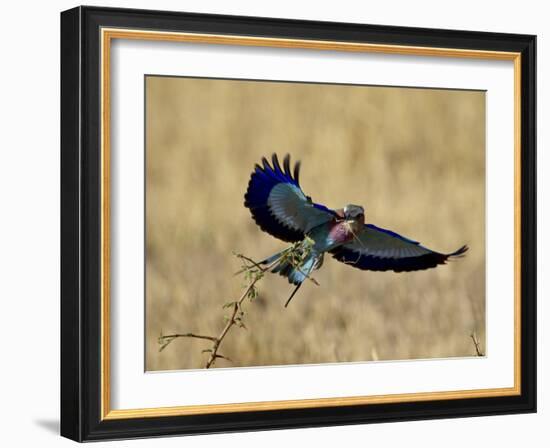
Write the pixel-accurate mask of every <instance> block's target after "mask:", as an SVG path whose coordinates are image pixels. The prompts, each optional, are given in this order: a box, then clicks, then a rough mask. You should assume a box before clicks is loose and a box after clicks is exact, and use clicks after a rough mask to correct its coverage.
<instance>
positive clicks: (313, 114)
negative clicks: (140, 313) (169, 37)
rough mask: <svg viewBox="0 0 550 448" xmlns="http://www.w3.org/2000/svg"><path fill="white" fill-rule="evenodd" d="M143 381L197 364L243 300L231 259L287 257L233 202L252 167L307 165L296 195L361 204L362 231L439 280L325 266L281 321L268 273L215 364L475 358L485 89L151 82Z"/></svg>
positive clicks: (276, 287)
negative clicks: (452, 257) (464, 249)
mask: <svg viewBox="0 0 550 448" xmlns="http://www.w3.org/2000/svg"><path fill="white" fill-rule="evenodd" d="M146 95H147V108H146V129H147V137H146V145H147V146H146V157H147V159H146V160H147V164H146V167H147V168H146V170H147V172H146V174H147V182H146V225H147V232H146V323H145V325H146V341H145V343H146V369H147V370H169V369H186V368H200V367H203V365H204V362H205V359H206V357H207V354H201V350H202V349H205V348H208V345H209V344H208V341H200V340H196V339H178V340H176V341H174V342H173V343H172V344H171V345H170V346H169V347H167V348H166V349H165V350H164V351H163V352H161V353H159V351H158V348H159V346H158V344H157V338H158V336H159V335H160V333H161V331H162V332H163V333H164V334H169V333H172V332H188V331H192V332H196V333H202V334H211V335H217V334H218V333H219V331H220V330H221V328H222V327H223V325H224V322H223V314H224V311H223V310H222V308H221V307H222V305H223V304H224V303H225V302H227V301H229V300H234V299H236V298H237V297H238V296H239V295H240V291H241V286H242V279H240V278H238V277H234V276H233V273H234V272H235V271H236V270H237V268H238V266H239V263H238V261H237V260H236V259H235V257H234V256H233V255H232V251H237V252H240V253H244V254H246V255H248V256H250V257H253V258H255V259H261V258H262V257H265V256H267V255H270V254H272V253H273V252H275V251H277V250H280V249H281V248H283V247H285V243H283V242H281V241H278V240H276V239H275V238H273V237H271V236H270V235H268V234H266V233H263V232H262V231H261V230H260V229H259V228H258V227H257V226H256V225H255V223H254V222H253V220H252V219H251V217H250V214H249V211H248V210H247V209H245V208H244V206H243V195H244V192H245V190H246V187H247V184H248V179H249V176H250V173H251V171H252V169H253V166H254V163H256V162H258V161H259V160H260V158H261V157H262V156H263V155H266V156H269V155H270V154H271V153H272V152H277V153H279V155H281V156H282V155H284V154H285V153H287V152H289V153H291V154H292V156H293V158H294V160H296V159H301V160H302V172H301V184H302V187H303V188H304V190H305V192H306V194H309V195H311V196H312V197H313V199H314V200H315V201H317V202H321V203H323V204H325V205H327V206H329V207H334V208H336V207H341V206H343V205H345V204H347V203H355V204H362V205H364V206H365V210H366V215H367V222H372V223H374V224H377V225H379V226H381V227H386V228H389V229H392V230H394V231H396V232H399V233H401V234H403V235H405V236H408V237H410V238H413V239H416V240H417V241H420V242H422V243H423V244H424V245H426V246H428V247H430V248H432V249H434V250H438V251H452V250H455V249H456V248H458V247H459V246H461V245H462V244H468V245H469V246H470V251H469V252H468V253H467V256H466V257H465V258H463V259H461V260H459V261H457V262H453V263H450V264H448V265H446V266H441V267H438V268H437V269H433V270H428V271H421V272H413V273H401V274H396V273H393V272H390V273H378V272H366V271H361V270H358V269H354V268H351V267H350V266H346V265H344V264H342V263H339V262H337V261H336V260H334V259H332V257H326V258H325V264H324V266H323V267H322V269H321V270H320V271H317V272H316V273H315V278H316V279H317V280H318V281H319V282H320V284H321V286H320V287H316V286H315V285H313V284H312V283H310V282H308V283H306V284H305V285H304V286H303V287H302V289H301V290H300V291H299V293H298V295H297V296H296V297H295V298H294V299H293V302H291V304H290V306H289V307H288V308H287V309H285V308H284V307H283V304H284V302H285V300H286V299H287V297H288V295H289V293H290V291H291V286H290V285H289V284H288V283H287V282H286V280H285V279H283V278H281V277H279V276H275V275H268V276H267V277H266V278H265V279H263V280H262V282H261V283H260V297H259V299H258V300H257V302H254V303H252V304H248V303H247V305H246V307H247V310H248V315H247V317H246V323H247V326H248V330H243V329H239V328H234V329H233V330H232V332H231V333H230V334H229V335H228V337H227V338H226V340H225V341H224V343H223V346H222V348H221V353H223V354H224V355H227V356H229V357H230V358H232V359H233V361H234V363H233V364H231V363H229V362H227V361H225V360H219V361H218V362H217V367H229V366H258V365H280V364H302V363H325V362H342V361H368V360H372V359H380V360H397V359H411V358H432V357H455V356H473V355H475V349H474V346H473V344H472V341H471V339H470V334H471V332H472V331H476V332H477V334H478V336H479V339H480V341H481V348H482V349H483V350H485V342H484V341H485V96H484V93H483V92H470V91H449V90H430V89H410V88H408V89H406V88H386V87H366V86H340V85H314V84H294V83H275V82H250V81H228V80H208V79H185V78H164V77H148V78H147V81H146Z"/></svg>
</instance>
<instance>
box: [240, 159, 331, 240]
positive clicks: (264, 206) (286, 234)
mask: <svg viewBox="0 0 550 448" xmlns="http://www.w3.org/2000/svg"><path fill="white" fill-rule="evenodd" d="M262 163H263V166H260V165H256V167H255V170H254V172H253V173H252V175H251V177H250V182H249V183H248V189H247V191H246V194H245V196H244V205H245V207H248V208H249V209H250V212H251V213H252V217H253V218H254V221H256V224H258V226H260V228H261V229H262V230H264V231H265V232H267V233H270V234H271V235H273V236H274V237H276V238H279V239H281V240H284V241H289V242H294V241H300V240H302V239H303V238H304V235H305V234H306V233H307V232H309V231H310V230H311V229H313V228H314V227H316V226H318V225H320V224H323V223H326V222H328V221H330V220H331V219H333V218H334V217H336V216H337V215H336V212H335V211H333V210H330V209H328V208H327V207H325V206H324V205H321V204H315V203H313V202H312V201H311V198H310V197H309V196H306V195H305V194H304V192H303V191H302V189H301V187H300V183H299V174H300V162H297V163H296V164H295V165H294V172H293V173H291V171H290V156H289V155H287V156H286V157H285V158H284V161H283V166H284V169H281V165H280V164H279V159H278V158H277V155H276V154H273V156H272V163H273V166H271V165H270V164H269V162H268V161H267V160H266V158H265V157H264V158H263V159H262Z"/></svg>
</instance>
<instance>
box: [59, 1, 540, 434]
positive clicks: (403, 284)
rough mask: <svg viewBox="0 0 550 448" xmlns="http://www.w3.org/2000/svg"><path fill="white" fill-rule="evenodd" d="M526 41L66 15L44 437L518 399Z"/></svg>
mask: <svg viewBox="0 0 550 448" xmlns="http://www.w3.org/2000/svg"><path fill="white" fill-rule="evenodd" d="M535 43H536V39H535V36H530V35H516V34H497V33H487V32H472V31H450V30H437V29H419V28H403V27H393V26H378V25H377V26H373V25H364V24H349V23H328V22H309V21H294V20H282V19H267V18H256V17H232V16H217V15H204V14H190V13H179V12H178V13H176V12H165V11H142V10H124V9H109V8H95V7H78V8H75V9H71V10H69V11H65V12H63V13H62V14H61V63H62V64H61V106H62V107H61V109H62V115H61V177H62V178H61V182H62V188H61V232H62V248H61V249H62V251H61V252H62V260H61V272H62V290H61V313H62V316H61V317H62V328H61V351H62V360H61V414H62V415H61V433H62V435H63V436H66V437H69V438H71V439H74V440H78V441H89V440H100V439H118V438H135V437H152V436H159V435H177V434H194V433H208V432H227V431H245V430H257V429H276V428H295V427H311V426H326V425H338V424H354V423H369V422H385V421H398V420H413V419H431V418H444V417H460V416H476V415H489V414H493V415H494V414H506V413H520V412H535V410H536V403H535V401H536V346H535V344H536V340H535V336H536V309H535V308H536V250H535V243H536V226H535V223H536V219H535V206H536V200H535V199H536V196H535V123H536V121H535V87H536V84H535Z"/></svg>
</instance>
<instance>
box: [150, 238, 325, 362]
mask: <svg viewBox="0 0 550 448" xmlns="http://www.w3.org/2000/svg"><path fill="white" fill-rule="evenodd" d="M235 256H236V257H237V258H239V259H240V260H241V261H242V262H243V266H242V269H241V270H240V271H239V272H237V274H241V273H243V272H244V273H245V278H246V279H247V280H248V281H249V283H248V285H247V286H246V287H245V289H244V292H243V293H242V295H241V296H240V298H239V299H238V300H237V301H234V302H229V303H226V304H225V305H224V306H223V307H224V308H231V314H230V315H229V316H228V317H227V322H226V324H225V326H224V327H223V329H222V331H221V333H220V334H219V335H218V336H216V337H214V336H205V335H200V334H195V333H175V334H169V335H162V334H161V335H160V337H159V338H158V343H159V344H160V349H159V351H162V350H164V349H165V348H166V347H167V346H168V345H169V344H170V343H171V342H172V341H174V340H175V339H177V338H195V339H205V340H208V341H211V342H212V347H211V348H209V349H206V350H203V353H210V356H209V357H208V360H207V361H206V364H205V368H206V369H209V368H210V367H212V365H214V363H215V362H216V359H226V360H228V361H231V359H230V358H228V357H227V356H224V355H222V354H220V353H219V352H218V350H219V348H220V345H221V343H222V342H223V340H224V338H225V337H226V336H227V334H228V333H229V330H230V329H231V328H232V327H233V326H235V325H236V326H238V327H240V328H245V329H246V326H245V324H244V322H243V317H244V314H245V312H244V310H243V307H242V305H243V302H244V301H245V300H246V299H247V298H249V299H250V300H254V299H255V298H256V297H257V295H258V291H257V289H256V284H257V283H258V282H259V281H260V280H261V279H262V278H263V276H264V275H265V273H266V272H269V271H270V270H271V269H272V268H274V267H275V266H276V265H277V264H278V263H282V262H284V261H289V262H290V263H291V264H292V265H293V266H295V267H297V268H299V265H300V264H301V262H302V261H303V259H304V258H305V257H304V254H303V248H302V247H299V246H298V245H293V246H291V247H289V248H288V249H286V250H285V251H283V252H282V253H281V256H280V257H278V258H276V259H275V260H274V261H272V262H271V263H269V264H265V265H264V264H261V263H257V262H255V261H254V260H252V259H251V258H249V257H246V256H245V255H241V254H235ZM300 272H301V271H300ZM304 275H305V274H304ZM306 277H307V278H308V279H310V280H311V281H312V282H314V283H315V284H318V283H317V282H316V281H315V279H313V278H311V277H310V276H309V275H306Z"/></svg>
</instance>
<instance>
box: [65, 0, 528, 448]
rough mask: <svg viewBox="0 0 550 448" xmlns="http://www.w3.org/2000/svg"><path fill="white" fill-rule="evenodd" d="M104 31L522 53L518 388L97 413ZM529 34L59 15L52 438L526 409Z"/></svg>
mask: <svg viewBox="0 0 550 448" xmlns="http://www.w3.org/2000/svg"><path fill="white" fill-rule="evenodd" d="M103 27H110V28H129V29H146V30H160V31H174V32H179V31H181V32H188V33H207V34H214V35H216V34H219V35H243V36H257V37H266V38H290V39H303V40H316V41H325V40H326V41H338V42H359V43H375V44H393V45H403V46H418V47H437V48H449V49H453V48H461V49H470V50H487V51H499V52H500V51H502V52H516V53H520V54H521V111H520V112H521V153H520V158H521V185H520V186H521V229H522V230H521V241H520V247H521V251H520V253H521V259H520V265H521V308H520V321H521V359H520V369H521V393H520V394H519V395H515V396H502V397H485V398H466V399H452V400H451V399H444V400H433V401H419V402H406V403H388V404H368V405H353V406H335V407H319V408H315V407H313V408H306V409H287V410H267V411H253V412H231V413H214V414H206V415H204V414H203V415H180V416H163V417H144V418H121V419H102V418H101V416H102V412H101V386H102V384H101V350H100V338H101V252H100V238H101V191H100V188H101V185H100V174H101V173H100V170H101V160H100V158H101V153H100V138H101V134H100V133H101V121H100V114H101V110H100V97H101V83H100V77H101V69H100V30H101V28H103ZM535 58H536V37H535V36H532V35H519V34H503V33H488V32H473V31H455V30H440V29H422V28H405V27H393V26H380V25H363V24H351V23H332V22H313V21H301V20H300V21H299V20H282V19H272V18H258V17H237V16H222V15H206V14H191V13H181V12H167V11H145V10H131V9H111V8H99V7H77V8H74V9H71V10H68V11H65V12H63V13H61V323H62V324H61V435H63V436H65V437H68V438H70V439H73V440H76V441H91V440H103V439H120V438H140V437H153V436H162V435H184V434H198V433H214V432H232V431H250V430H267V429H280V428H299V427H315V426H330V425H342V424H363V423H374V422H389V421H401V420H418V419H435V418H450V417H466V416H480V415H498V414H510V413H528V412H535V411H536V153H535V150H536V148H535V140H536V96H535V94H536V62H535Z"/></svg>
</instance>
